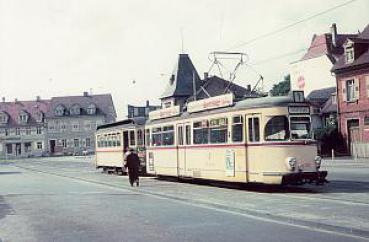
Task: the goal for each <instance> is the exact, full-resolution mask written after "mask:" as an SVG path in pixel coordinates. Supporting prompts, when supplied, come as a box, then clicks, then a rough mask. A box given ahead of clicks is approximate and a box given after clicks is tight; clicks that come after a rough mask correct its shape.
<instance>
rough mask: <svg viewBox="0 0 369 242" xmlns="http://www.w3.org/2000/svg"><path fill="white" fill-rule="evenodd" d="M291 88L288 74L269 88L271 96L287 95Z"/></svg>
mask: <svg viewBox="0 0 369 242" xmlns="http://www.w3.org/2000/svg"><path fill="white" fill-rule="evenodd" d="M290 89H291V76H290V74H288V75H286V76H285V77H284V80H283V81H281V82H279V83H277V84H274V85H273V88H272V89H271V90H270V93H271V95H272V96H287V95H288V92H289V91H290Z"/></svg>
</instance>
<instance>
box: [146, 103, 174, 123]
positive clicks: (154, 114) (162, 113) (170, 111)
mask: <svg viewBox="0 0 369 242" xmlns="http://www.w3.org/2000/svg"><path fill="white" fill-rule="evenodd" d="M179 114H180V109H179V106H173V107H169V108H162V109H159V110H155V111H151V112H150V113H149V119H150V120H156V119H162V118H169V117H174V116H177V115H179Z"/></svg>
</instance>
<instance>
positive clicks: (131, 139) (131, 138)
mask: <svg viewBox="0 0 369 242" xmlns="http://www.w3.org/2000/svg"><path fill="white" fill-rule="evenodd" d="M129 145H130V146H135V145H136V140H135V131H134V130H131V131H129Z"/></svg>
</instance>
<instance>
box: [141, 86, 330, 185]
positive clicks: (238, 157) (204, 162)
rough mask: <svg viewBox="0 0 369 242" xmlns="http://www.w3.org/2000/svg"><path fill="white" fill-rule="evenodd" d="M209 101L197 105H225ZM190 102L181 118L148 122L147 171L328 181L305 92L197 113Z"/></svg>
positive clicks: (229, 179)
mask: <svg viewBox="0 0 369 242" xmlns="http://www.w3.org/2000/svg"><path fill="white" fill-rule="evenodd" d="M301 95H302V96H301ZM219 98H221V97H219ZM209 99H212V100H208V101H207V100H202V101H197V102H198V103H197V104H195V105H193V106H196V105H200V106H202V107H205V109H206V107H207V106H208V107H209V106H211V102H213V103H215V104H216V103H222V101H219V102H216V101H214V100H216V97H214V98H209ZM213 99H214V100H213ZM209 103H210V104H209ZM189 106H190V105H188V109H187V112H185V113H181V114H178V115H177V116H175V117H168V118H159V119H152V120H150V121H149V122H147V123H146V127H145V132H146V133H149V134H150V142H147V143H148V145H149V146H148V147H147V149H146V152H147V173H149V174H153V175H157V176H175V177H179V178H181V177H183V178H200V179H209V180H218V181H226V182H239V183H249V182H253V183H264V184H303V183H307V182H308V183H315V184H323V183H324V182H327V181H326V176H327V171H321V170H320V165H321V157H319V156H317V144H316V142H315V141H314V140H312V139H311V136H310V135H311V132H310V121H311V118H310V106H309V105H308V104H307V103H306V102H305V100H304V98H303V93H298V92H296V93H293V96H292V95H291V96H288V97H263V98H254V99H245V100H242V101H239V102H237V103H233V99H232V102H231V103H230V104H229V105H228V106H227V107H222V108H217V109H212V110H204V111H198V109H196V108H192V111H193V112H192V113H191V112H189Z"/></svg>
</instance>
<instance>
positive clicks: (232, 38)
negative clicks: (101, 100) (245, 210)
mask: <svg viewBox="0 0 369 242" xmlns="http://www.w3.org/2000/svg"><path fill="white" fill-rule="evenodd" d="M345 2H348V0H325V1H321V0H298V1H297V0H295V1H292V0H258V1H255V0H254V1H251V0H228V1H216V0H186V1H185V0H182V1H179V0H32V1H29V0H0V96H1V97H5V98H6V100H8V101H11V100H14V99H15V98H18V100H32V99H35V98H36V96H41V98H45V99H46V98H50V97H53V96H64V95H82V93H83V92H84V91H89V92H92V94H102V93H111V94H112V96H113V100H114V104H115V108H116V110H117V113H118V118H119V119H123V118H125V116H126V114H127V104H134V105H144V104H145V101H146V100H150V103H153V104H159V103H160V101H159V97H160V95H161V93H162V92H163V91H164V88H165V85H166V83H167V82H168V80H169V77H170V74H171V72H172V70H173V67H174V64H175V62H176V60H177V58H178V54H180V53H187V54H189V55H190V58H191V59H192V61H193V63H194V65H195V67H196V69H197V71H198V72H199V74H200V76H202V75H203V73H204V72H206V71H208V70H209V68H210V65H211V61H209V58H208V57H209V53H211V52H213V51H235V52H243V53H246V54H247V55H248V58H247V62H246V63H247V65H242V66H241V67H240V69H239V72H237V78H236V80H235V82H236V83H238V84H240V85H243V86H246V85H247V84H251V85H255V83H256V82H257V80H258V78H259V75H262V76H263V77H264V80H265V81H264V85H265V87H264V88H265V90H268V89H270V88H271V87H272V85H273V84H275V83H278V82H279V81H280V80H282V79H283V76H284V75H286V74H287V73H288V71H289V64H290V63H291V62H293V61H296V60H298V59H299V58H301V56H302V55H303V54H304V52H297V53H296V51H297V50H301V49H305V48H308V47H309V44H310V42H311V39H312V36H313V35H314V34H321V33H325V32H329V28H330V26H331V24H332V23H336V24H337V29H338V33H356V32H357V31H358V30H362V29H363V28H364V27H365V26H366V25H367V24H369V14H368V13H369V1H368V0H356V1H353V2H352V3H350V4H348V5H346V6H344V7H341V8H337V9H335V10H333V11H329V12H327V13H325V14H322V15H320V16H318V17H315V18H312V19H310V20H308V21H303V22H301V23H299V24H297V25H296V26H294V27H291V28H288V29H286V30H285V31H281V32H278V33H277V34H275V35H271V36H268V37H266V38H261V39H258V40H257V41H255V42H252V43H250V44H243V43H245V42H248V41H249V40H251V39H254V38H255V37H258V36H261V35H263V34H266V33H270V32H272V31H275V30H277V29H280V28H281V27H284V26H287V25H289V24H291V23H295V22H297V21H299V20H301V19H305V18H308V17H310V16H312V15H315V14H317V13H320V12H322V11H325V10H327V9H329V8H332V7H334V6H336V5H339V4H342V3H345ZM182 43H183V45H182ZM293 52H295V54H289V53H293ZM286 54H288V55H286ZM279 56H284V57H283V58H275V57H279ZM235 64H236V61H224V62H223V65H224V68H225V69H228V70H231V69H232V68H234V65H235ZM223 73H226V71H224V72H223ZM211 74H218V75H219V73H218V72H216V71H215V70H212V73H211ZM224 77H225V78H226V79H227V78H228V76H227V75H225V76H224Z"/></svg>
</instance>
